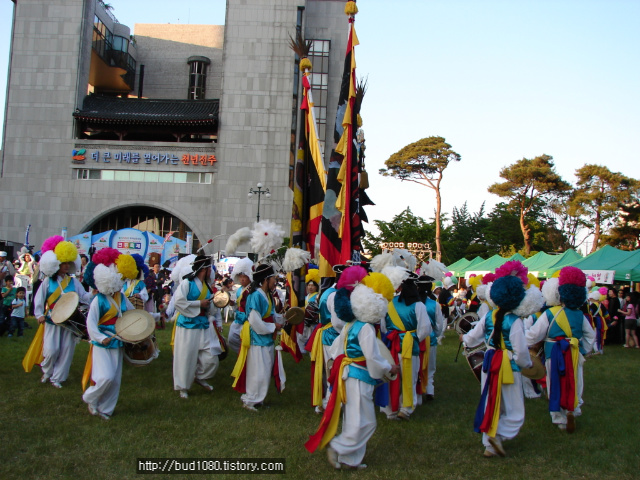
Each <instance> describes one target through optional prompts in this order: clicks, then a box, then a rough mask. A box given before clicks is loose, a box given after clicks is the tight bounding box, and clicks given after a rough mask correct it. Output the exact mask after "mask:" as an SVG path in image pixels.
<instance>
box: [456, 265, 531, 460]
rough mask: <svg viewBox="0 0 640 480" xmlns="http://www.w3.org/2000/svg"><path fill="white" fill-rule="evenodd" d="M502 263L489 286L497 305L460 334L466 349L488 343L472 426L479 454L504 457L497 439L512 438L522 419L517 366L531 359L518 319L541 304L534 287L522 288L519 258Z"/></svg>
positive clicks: (522, 404)
mask: <svg viewBox="0 0 640 480" xmlns="http://www.w3.org/2000/svg"><path fill="white" fill-rule="evenodd" d="M503 267H506V268H505V269H504V270H502V272H501V275H504V276H499V278H497V279H496V280H495V281H494V282H493V285H492V286H491V290H490V296H491V299H492V301H493V302H494V303H495V304H496V306H497V307H498V308H497V309H495V310H493V311H491V312H489V313H487V314H486V315H485V316H484V317H482V318H481V319H480V320H479V321H478V323H477V324H476V326H475V327H474V328H473V329H472V330H471V331H470V332H469V333H467V334H466V335H461V336H460V340H461V341H462V342H464V343H465V345H466V346H468V347H474V346H476V345H479V344H480V343H481V342H482V341H484V342H485V343H486V344H487V346H488V349H487V352H486V353H485V357H484V363H483V366H482V379H481V391H482V395H481V397H480V402H479V404H478V408H477V410H476V416H475V420H474V430H475V431H476V432H478V433H480V432H482V443H483V445H484V446H485V451H484V456H485V457H494V456H496V455H500V456H502V457H504V456H505V455H506V453H505V450H504V447H503V446H502V442H503V441H504V440H511V439H513V438H515V437H516V436H517V435H518V432H519V431H520V428H521V427H522V425H523V423H524V395H523V391H522V376H521V374H520V369H521V368H529V367H531V366H532V362H531V358H530V355H529V350H528V349H527V343H526V339H525V334H524V328H523V323H522V319H521V317H525V316H528V315H530V314H531V313H532V312H533V311H537V310H539V309H540V308H541V306H542V304H543V299H542V294H541V293H540V290H538V289H537V288H536V287H534V286H531V287H530V288H529V289H528V290H526V291H525V288H524V287H525V283H524V282H525V281H526V280H527V277H526V268H525V267H524V266H522V264H521V263H520V262H515V263H514V262H507V264H505V265H504V266H503ZM522 273H524V275H522Z"/></svg>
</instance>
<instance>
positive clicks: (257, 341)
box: [246, 290, 273, 347]
mask: <svg viewBox="0 0 640 480" xmlns="http://www.w3.org/2000/svg"><path fill="white" fill-rule="evenodd" d="M246 310H247V318H248V317H249V313H250V312H251V310H255V311H256V312H258V314H259V315H260V317H261V318H263V319H264V318H265V316H266V314H267V311H268V310H269V301H268V300H267V299H266V298H264V295H263V294H262V293H261V292H260V291H258V290H256V291H255V292H252V293H251V295H249V298H247V308H246ZM271 315H273V305H272V306H271ZM250 331H251V345H257V346H259V347H270V346H272V345H273V334H272V333H267V334H264V335H261V334H258V333H256V332H254V330H253V328H250Z"/></svg>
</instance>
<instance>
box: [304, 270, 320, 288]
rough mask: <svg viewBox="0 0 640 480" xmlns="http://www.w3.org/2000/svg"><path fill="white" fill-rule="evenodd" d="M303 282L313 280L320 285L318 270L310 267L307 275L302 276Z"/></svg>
mask: <svg viewBox="0 0 640 480" xmlns="http://www.w3.org/2000/svg"><path fill="white" fill-rule="evenodd" d="M304 281H305V283H309V282H314V283H315V284H316V285H320V270H318V269H317V268H312V269H311V270H309V273H307V276H306V277H304Z"/></svg>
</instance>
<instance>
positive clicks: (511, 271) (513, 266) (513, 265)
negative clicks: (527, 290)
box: [496, 260, 529, 285]
mask: <svg viewBox="0 0 640 480" xmlns="http://www.w3.org/2000/svg"><path fill="white" fill-rule="evenodd" d="M528 273H529V269H528V268H527V267H525V266H524V265H523V264H522V262H520V261H519V260H511V261H509V262H507V263H505V264H504V265H502V266H501V267H498V268H497V269H496V278H500V277H506V276H509V275H511V276H514V277H518V278H519V279H520V280H522V283H523V284H524V285H526V284H527V283H529V278H528V277H527V274H528Z"/></svg>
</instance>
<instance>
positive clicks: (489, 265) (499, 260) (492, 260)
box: [464, 253, 524, 278]
mask: <svg viewBox="0 0 640 480" xmlns="http://www.w3.org/2000/svg"><path fill="white" fill-rule="evenodd" d="M509 260H520V261H522V260H524V257H523V256H522V255H520V254H519V253H516V254H514V255H512V256H511V257H509V258H504V257H501V256H500V255H498V254H496V255H494V256H493V257H489V258H487V259H486V260H485V261H483V262H480V263H477V264H475V265H473V266H470V267H467V268H466V269H465V272H464V276H465V278H469V276H470V275H471V274H473V273H475V274H476V275H481V274H485V273H489V272H493V271H495V269H496V268H498V267H500V266H501V265H503V264H504V263H505V262H508V261H509Z"/></svg>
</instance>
